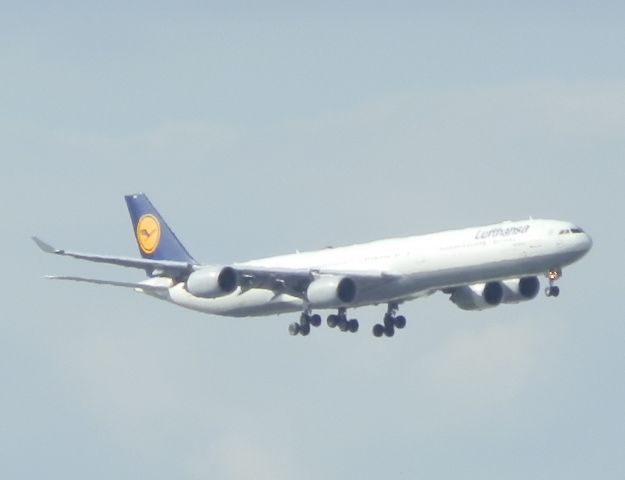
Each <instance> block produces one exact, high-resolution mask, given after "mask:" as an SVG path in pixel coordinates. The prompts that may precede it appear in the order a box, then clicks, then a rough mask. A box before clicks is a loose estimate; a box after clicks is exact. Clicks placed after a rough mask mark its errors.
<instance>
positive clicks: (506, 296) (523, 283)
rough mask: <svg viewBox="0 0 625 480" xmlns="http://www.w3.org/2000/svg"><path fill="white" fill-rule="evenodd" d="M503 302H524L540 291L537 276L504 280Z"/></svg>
mask: <svg viewBox="0 0 625 480" xmlns="http://www.w3.org/2000/svg"><path fill="white" fill-rule="evenodd" d="M501 284H502V285H503V300H502V302H503V303H519V302H526V301H527V300H531V299H532V298H534V297H536V295H538V292H539V291H540V280H538V277H523V278H513V279H510V280H504V281H503V282H501Z"/></svg>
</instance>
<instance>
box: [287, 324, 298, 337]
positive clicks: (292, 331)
mask: <svg viewBox="0 0 625 480" xmlns="http://www.w3.org/2000/svg"><path fill="white" fill-rule="evenodd" d="M299 330H300V326H299V323H295V322H294V323H292V324H291V325H289V334H291V335H292V336H295V335H297V334H298V333H299Z"/></svg>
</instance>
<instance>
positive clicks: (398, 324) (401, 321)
mask: <svg viewBox="0 0 625 480" xmlns="http://www.w3.org/2000/svg"><path fill="white" fill-rule="evenodd" d="M393 324H394V325H395V328H399V329H400V330H401V329H402V328H404V327H405V326H406V317H404V316H403V315H399V316H398V317H395V319H394V320H393Z"/></svg>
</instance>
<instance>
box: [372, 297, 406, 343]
mask: <svg viewBox="0 0 625 480" xmlns="http://www.w3.org/2000/svg"><path fill="white" fill-rule="evenodd" d="M398 308H399V306H398V305H397V304H396V303H389V304H388V310H387V311H386V313H385V314H384V320H383V324H380V323H376V324H375V325H374V326H373V335H374V336H376V337H381V336H382V335H386V336H387V337H392V336H393V335H395V329H396V328H398V329H402V328H404V327H405V326H406V317H404V316H403V315H397V309H398Z"/></svg>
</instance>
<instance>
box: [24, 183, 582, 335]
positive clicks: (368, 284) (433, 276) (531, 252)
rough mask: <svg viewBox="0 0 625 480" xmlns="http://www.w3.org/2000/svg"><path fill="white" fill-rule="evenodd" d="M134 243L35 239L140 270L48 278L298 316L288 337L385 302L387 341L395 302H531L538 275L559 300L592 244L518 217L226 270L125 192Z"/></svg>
mask: <svg viewBox="0 0 625 480" xmlns="http://www.w3.org/2000/svg"><path fill="white" fill-rule="evenodd" d="M125 198H126V204H127V205H128V211H129V212H130V217H131V219H132V225H133V228H134V232H135V238H136V240H137V244H138V246H139V251H140V252H141V256H142V257H143V258H127V257H113V256H103V255H93V254H86V253H78V252H72V251H69V250H59V249H56V248H54V247H52V246H50V245H48V244H47V243H45V242H43V241H42V240H40V239H39V238H37V237H33V239H34V241H35V242H36V243H37V245H38V246H39V247H40V248H41V249H42V250H43V251H44V252H47V253H54V254H57V255H67V256H70V257H74V258H77V259H80V260H89V261H92V262H100V263H108V264H113V265H120V266H123V267H131V268H138V269H141V270H145V272H146V274H147V276H148V278H147V279H146V280H144V281H142V282H139V283H132V282H118V281H108V280H99V279H93V278H83V277H67V276H49V277H47V278H51V279H57V280H75V281H79V282H89V283H95V284H104V285H115V286H120V287H128V288H133V289H135V290H136V291H139V292H143V293H145V294H148V295H151V296H153V297H156V298H160V299H162V300H167V301H169V302H172V303H174V304H176V305H180V306H182V307H186V308H190V309H193V310H198V311H200V312H206V313H212V314H215V315H226V316H233V317H244V316H258V315H269V314H278V313H285V312H302V313H301V316H300V320H299V322H295V323H292V324H291V325H289V333H290V334H291V335H298V334H300V335H304V336H305V335H308V334H309V333H310V328H311V326H314V327H318V326H319V325H320V324H321V317H320V315H319V314H317V313H313V312H316V311H318V310H324V309H332V310H335V311H336V313H332V314H331V315H329V316H328V317H327V324H328V326H330V327H333V328H334V327H338V328H339V329H340V330H341V331H343V332H347V331H349V332H356V331H358V327H359V325H358V320H356V319H353V318H352V319H350V318H349V317H348V316H347V310H348V309H352V308H355V307H362V306H365V305H378V304H386V305H387V307H388V308H387V311H386V313H385V315H384V317H383V321H382V322H381V323H378V324H376V325H375V326H374V327H373V334H374V335H375V336H376V337H381V336H382V335H385V336H387V337H392V336H393V335H394V333H395V330H396V329H401V328H404V326H405V325H406V319H405V318H404V317H403V316H401V315H398V314H397V311H398V307H399V305H400V304H401V303H402V302H405V301H407V300H412V299H415V298H419V297H424V296H427V295H431V294H433V293H434V292H437V291H441V292H443V293H445V294H448V295H449V296H450V300H451V301H452V302H453V303H455V304H456V305H457V306H458V307H460V308H462V309H464V310H483V309H486V308H491V307H495V306H497V305H499V304H501V303H518V302H523V301H526V300H531V299H532V298H534V297H535V296H536V295H537V294H538V291H539V290H540V282H539V279H538V277H539V276H543V275H545V276H546V278H547V280H548V282H549V286H548V287H546V288H545V293H546V295H547V296H550V297H557V296H558V295H559V294H560V289H559V288H558V287H557V286H555V285H554V282H555V281H556V280H558V279H559V278H560V276H561V275H562V268H563V267H565V266H567V265H570V264H572V263H573V262H575V261H577V260H579V259H580V258H582V257H583V256H584V255H585V254H586V253H587V252H588V251H589V250H590V248H591V246H592V240H591V238H590V236H588V234H586V233H584V231H583V230H582V229H581V228H579V227H577V226H576V225H573V224H571V223H569V222H563V221H560V220H538V219H530V220H521V221H514V222H503V223H498V224H494V225H486V226H483V227H472V228H465V229H462V230H451V231H446V232H440V233H433V234H429V235H420V236H414V237H406V238H392V239H387V240H379V241H375V242H370V243H363V244H358V245H351V246H347V247H339V248H326V249H323V250H316V251H312V252H302V253H295V254H290V255H282V256H278V257H270V258H263V259H260V260H252V261H248V262H242V263H233V264H231V265H226V266H224V265H202V264H199V263H198V262H196V261H195V260H194V259H193V257H192V256H191V255H190V254H189V252H187V250H186V249H185V247H184V246H183V245H182V243H180V240H178V238H177V237H176V235H175V234H174V232H173V231H172V230H171V229H170V228H169V226H168V225H167V223H165V221H164V220H163V218H162V217H161V215H160V214H159V213H158V211H157V210H156V209H155V208H154V206H153V205H152V204H151V203H150V201H149V200H148V197H147V196H146V195H144V194H142V193H139V194H135V195H127V196H126V197H125Z"/></svg>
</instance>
